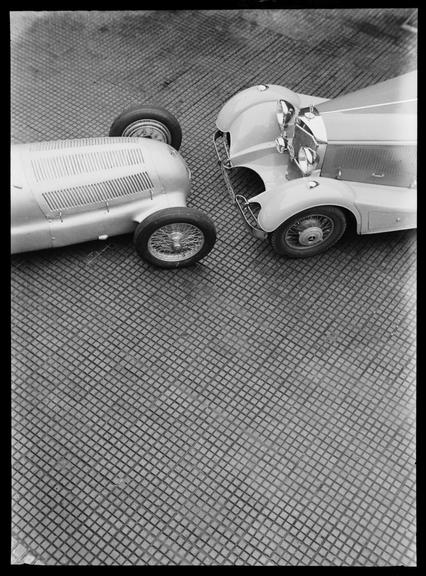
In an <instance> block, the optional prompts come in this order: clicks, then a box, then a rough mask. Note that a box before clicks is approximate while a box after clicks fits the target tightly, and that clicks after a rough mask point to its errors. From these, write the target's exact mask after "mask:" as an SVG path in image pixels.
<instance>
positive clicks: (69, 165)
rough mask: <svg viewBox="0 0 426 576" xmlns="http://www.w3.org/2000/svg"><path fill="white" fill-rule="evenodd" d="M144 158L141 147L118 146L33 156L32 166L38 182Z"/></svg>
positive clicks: (134, 163) (119, 165)
mask: <svg viewBox="0 0 426 576" xmlns="http://www.w3.org/2000/svg"><path fill="white" fill-rule="evenodd" d="M143 162H144V158H143V154H142V150H141V149H140V148H122V149H120V148H117V149H116V150H114V149H111V150H101V151H94V152H87V151H85V152H81V153H77V154H76V153H72V154H64V155H58V156H50V157H45V158H33V159H32V160H31V167H32V169H33V174H34V178H35V179H36V181H37V182H43V181H46V180H47V181H49V180H57V179H58V178H66V177H68V176H76V175H79V174H91V173H93V172H99V171H105V170H111V169H113V168H119V167H122V166H134V165H138V164H143Z"/></svg>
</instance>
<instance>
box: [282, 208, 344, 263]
mask: <svg viewBox="0 0 426 576" xmlns="http://www.w3.org/2000/svg"><path fill="white" fill-rule="evenodd" d="M345 229H346V219H345V216H344V214H343V212H342V210H340V209H339V208H336V207H335V206H320V207H318V208H310V209H309V210H304V211H303V212H299V214H296V215H295V216H292V217H291V218H289V219H288V220H286V221H285V222H284V223H283V224H281V226H280V227H279V228H277V229H276V230H275V231H274V232H273V233H272V234H271V245H272V247H273V249H274V250H275V252H276V253H277V254H280V255H283V256H288V257H289V258H307V257H309V256H315V255H316V254H321V253H322V252H324V251H325V250H328V248H330V247H331V246H333V245H334V244H335V243H336V242H337V241H338V240H340V238H341V237H342V235H343V233H344V231H345Z"/></svg>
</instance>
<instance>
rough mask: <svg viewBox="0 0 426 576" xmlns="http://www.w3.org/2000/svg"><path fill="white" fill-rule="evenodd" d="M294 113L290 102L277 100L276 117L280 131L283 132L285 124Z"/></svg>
mask: <svg viewBox="0 0 426 576" xmlns="http://www.w3.org/2000/svg"><path fill="white" fill-rule="evenodd" d="M294 112H295V110H294V107H293V106H292V105H291V104H290V102H287V101H286V100H278V102H277V110H276V116H277V121H278V125H279V127H280V129H281V131H284V130H285V128H286V126H287V124H288V123H289V122H290V120H291V119H292V118H293V116H294Z"/></svg>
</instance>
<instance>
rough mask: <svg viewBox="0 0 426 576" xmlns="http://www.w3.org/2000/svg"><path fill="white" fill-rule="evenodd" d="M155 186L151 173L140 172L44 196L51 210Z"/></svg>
mask: <svg viewBox="0 0 426 576" xmlns="http://www.w3.org/2000/svg"><path fill="white" fill-rule="evenodd" d="M153 188H154V185H153V183H152V180H151V178H150V176H149V174H148V173H147V172H140V173H138V174H133V175H130V176H125V177H122V178H115V179H113V180H106V181H105V182H97V183H94V184H87V185H84V186H74V187H72V188H64V189H62V190H53V191H51V192H45V193H43V198H44V199H45V201H46V203H47V205H48V206H49V208H50V210H66V209H70V208H76V207H78V206H87V205H88V204H96V203H99V202H106V201H108V200H114V199H115V198H120V197H123V196H129V195H131V194H136V193H137V192H141V191H144V190H152V189H153Z"/></svg>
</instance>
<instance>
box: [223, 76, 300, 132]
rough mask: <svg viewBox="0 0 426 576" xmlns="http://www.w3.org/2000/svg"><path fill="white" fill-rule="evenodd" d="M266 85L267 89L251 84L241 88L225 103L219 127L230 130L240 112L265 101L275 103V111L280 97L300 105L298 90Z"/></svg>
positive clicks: (224, 130)
mask: <svg viewBox="0 0 426 576" xmlns="http://www.w3.org/2000/svg"><path fill="white" fill-rule="evenodd" d="M266 86H267V89H266V90H260V89H259V87H258V86H251V87H250V88H246V89H244V90H241V91H240V92H237V94H235V95H234V96H232V97H231V98H230V99H229V100H228V101H227V102H226V103H225V104H224V106H223V107H222V109H221V110H220V112H219V114H218V116H217V120H216V125H217V127H218V129H219V130H221V131H222V132H229V131H230V128H231V125H232V123H233V122H234V121H235V119H236V118H238V116H239V115H240V114H242V113H243V112H245V111H246V110H248V109H249V108H252V107H253V106H257V105H259V104H262V103H265V102H273V103H274V108H273V110H274V112H275V103H276V102H277V100H279V99H280V98H283V99H285V100H289V101H290V102H291V103H292V104H293V105H294V106H297V107H298V106H299V103H300V102H299V96H298V95H297V94H296V92H293V91H292V90H289V89H288V88H285V87H284V86H278V85H276V84H267V85H266Z"/></svg>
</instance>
